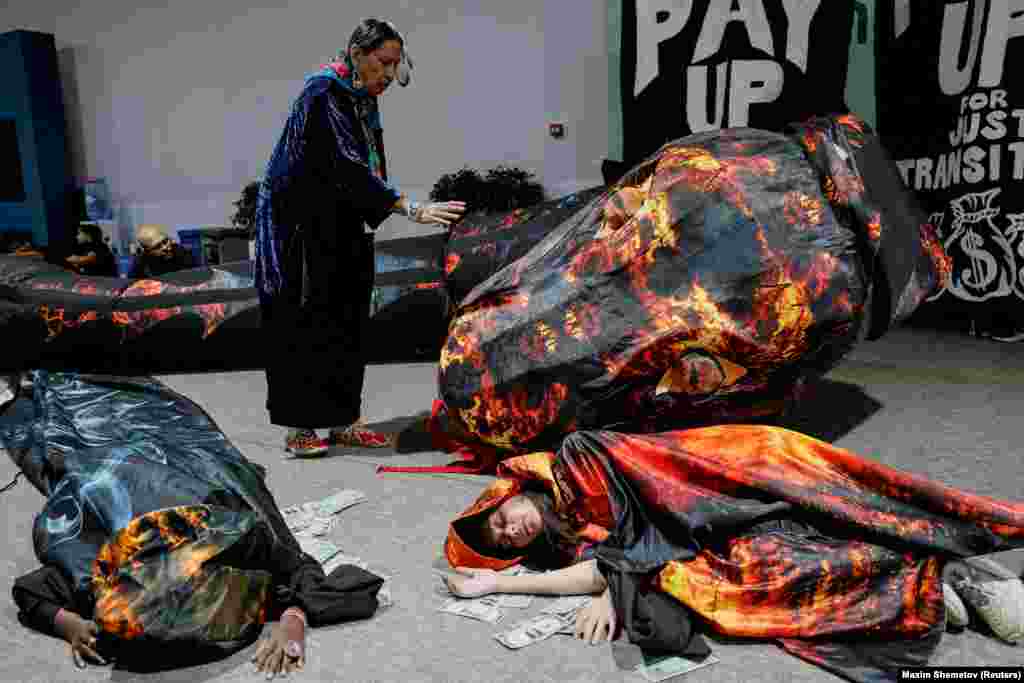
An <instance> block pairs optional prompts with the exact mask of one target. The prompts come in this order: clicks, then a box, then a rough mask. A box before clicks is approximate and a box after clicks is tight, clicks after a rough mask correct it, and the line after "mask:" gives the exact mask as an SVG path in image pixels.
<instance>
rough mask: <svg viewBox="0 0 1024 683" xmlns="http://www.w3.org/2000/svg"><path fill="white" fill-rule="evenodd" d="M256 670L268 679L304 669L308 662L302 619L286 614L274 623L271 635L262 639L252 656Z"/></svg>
mask: <svg viewBox="0 0 1024 683" xmlns="http://www.w3.org/2000/svg"><path fill="white" fill-rule="evenodd" d="M252 661H253V663H255V664H256V671H258V672H259V673H266V674H267V680H270V679H271V678H274V677H275V676H277V675H281V676H287V675H288V674H290V673H292V672H293V671H302V668H303V667H304V666H305V664H306V627H305V624H303V623H302V621H301V620H299V619H297V618H295V617H293V616H291V615H287V614H286V615H284V616H283V617H282V618H281V621H279V622H278V623H276V624H274V626H273V628H272V630H271V632H270V636H269V637H267V638H264V639H263V640H261V641H260V644H259V645H258V646H257V647H256V654H255V655H254V656H253V658H252Z"/></svg>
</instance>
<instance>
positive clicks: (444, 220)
mask: <svg viewBox="0 0 1024 683" xmlns="http://www.w3.org/2000/svg"><path fill="white" fill-rule="evenodd" d="M465 212H466V202H459V201H450V202H431V203H429V204H424V205H423V206H422V207H421V208H420V210H419V211H418V212H417V213H416V216H415V217H414V218H413V220H415V221H416V222H417V223H424V224H427V225H434V224H438V223H439V224H441V225H451V224H452V223H454V222H455V221H457V220H459V219H460V218H462V214H463V213H465Z"/></svg>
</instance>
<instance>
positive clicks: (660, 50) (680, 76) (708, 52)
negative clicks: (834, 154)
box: [621, 0, 866, 166]
mask: <svg viewBox="0 0 1024 683" xmlns="http://www.w3.org/2000/svg"><path fill="white" fill-rule="evenodd" d="M858 6H860V3H858V2H855V1H854V0H828V2H824V0H622V21H621V24H622V41H621V53H622V58H621V67H622V74H621V78H622V85H621V92H622V115H623V134H624V138H625V139H624V147H623V155H624V157H625V159H624V161H625V162H626V164H625V165H626V166H631V165H633V164H635V163H637V162H639V161H641V160H642V159H643V158H644V157H646V156H647V155H649V154H652V153H654V152H655V151H656V150H657V149H658V148H659V147H660V146H661V145H662V144H664V143H665V142H668V141H670V140H674V139H676V138H680V137H683V136H686V135H690V134H691V133H698V132H702V131H707V130H715V129H718V128H730V127H743V126H749V127H753V128H761V129H765V130H771V131H776V132H779V131H782V130H783V129H784V128H785V126H786V125H787V124H789V123H793V122H796V121H803V120H805V119H807V118H809V117H811V116H816V115H830V114H839V113H846V112H847V111H848V110H847V107H846V103H845V99H844V94H845V91H846V72H847V66H848V62H849V46H850V39H851V36H852V32H853V27H854V17H855V16H856V15H860V16H861V19H862V20H863V19H864V17H866V13H865V12H858V11H857V9H858ZM860 9H863V8H862V7H861V8H860ZM864 28H865V26H861V29H862V30H861V33H865V31H864V30H863V29H864ZM863 39H864V41H865V42H866V35H864V36H863Z"/></svg>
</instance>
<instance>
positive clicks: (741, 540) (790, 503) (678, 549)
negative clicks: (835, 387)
mask: <svg viewBox="0 0 1024 683" xmlns="http://www.w3.org/2000/svg"><path fill="white" fill-rule="evenodd" d="M498 471H499V479H498V480H497V481H495V482H494V483H493V484H491V485H490V486H489V487H488V488H487V489H486V490H485V491H484V493H483V494H482V495H481V496H480V498H479V499H478V500H477V501H476V502H475V503H474V504H473V506H471V507H470V509H469V510H467V511H466V513H464V514H463V515H462V516H460V517H459V519H457V520H456V521H455V522H453V523H452V526H451V528H450V530H449V535H448V540H447V543H446V552H447V556H448V560H449V562H450V563H451V564H452V565H453V566H474V567H490V568H493V569H500V568H503V567H505V566H508V565H510V564H513V563H515V562H517V561H521V560H522V559H523V558H512V559H509V558H496V557H492V556H489V555H487V554H486V552H485V551H483V550H482V549H481V548H472V547H470V546H469V544H470V543H471V542H472V541H471V540H470V538H471V537H470V536H468V535H467V534H466V533H465V531H464V530H465V528H466V526H465V525H466V524H467V523H468V522H467V520H469V518H471V517H479V516H481V515H483V514H484V513H485V512H486V511H489V510H491V509H493V508H495V507H496V506H498V505H500V504H501V502H503V501H504V500H505V499H507V498H508V497H509V496H511V495H514V494H515V493H517V492H519V491H520V490H521V489H522V487H523V485H524V484H525V483H526V482H528V481H532V482H535V483H539V484H540V485H541V486H542V487H543V488H545V489H546V490H548V491H550V492H552V494H553V499H554V503H555V510H556V512H557V514H559V515H561V516H562V517H563V518H564V519H566V520H569V521H570V522H571V524H572V525H573V526H574V527H575V528H579V529H581V530H582V529H586V530H587V531H586V534H585V535H586V537H587V540H590V541H596V542H597V543H598V545H597V546H595V548H594V552H593V556H595V557H596V558H597V559H598V560H599V562H602V561H604V560H603V559H602V558H603V557H605V555H604V554H602V549H604V548H614V550H615V556H616V557H618V558H620V559H618V560H610V561H611V562H613V563H614V564H615V565H616V567H617V568H619V569H623V568H625V570H626V571H635V572H639V573H650V575H651V576H652V577H653V579H652V582H653V585H654V586H656V587H657V588H658V589H660V590H662V591H664V592H666V593H668V594H670V595H672V596H673V597H675V598H676V599H677V600H679V601H680V602H681V603H683V604H684V605H686V606H687V607H688V608H690V609H691V610H692V611H693V612H695V613H696V614H698V615H700V617H702V618H703V619H704V620H706V621H707V622H708V624H710V627H711V628H712V629H713V630H714V631H717V632H719V633H722V634H726V635H729V636H739V637H751V638H771V639H778V640H780V641H781V642H782V644H783V646H784V647H785V648H786V649H787V650H789V651H791V652H793V653H794V654H797V655H798V656H801V657H803V658H805V659H809V660H811V661H817V662H819V663H821V662H824V661H825V660H826V659H827V658H828V652H829V650H828V647H831V646H832V645H831V644H832V643H835V642H837V639H840V638H848V637H853V638H855V639H856V638H862V639H866V640H867V641H870V642H880V641H882V640H885V639H891V640H896V641H898V640H900V639H924V638H926V637H934V636H935V635H936V634H937V633H938V632H941V629H942V627H943V626H944V618H945V611H944V603H943V596H942V582H941V570H942V566H943V563H944V561H945V559H946V558H950V557H963V556H971V555H979V554H985V553H990V552H995V551H998V550H1002V549H1007V548H1010V547H1019V546H1024V504H1022V503H1017V502H1010V501H1003V500H996V499H993V498H989V497H986V496H981V495H977V494H973V493H969V492H967V491H963V490H960V489H956V488H953V487H950V486H946V485H944V484H941V483H938V482H935V481H932V480H930V479H928V478H926V477H922V476H920V475H916V474H913V473H909V472H904V471H901V470H897V469H894V468H891V467H888V466H886V465H883V464H880V463H878V462H875V461H872V460H869V459H866V458H862V457H859V456H857V455H856V454H854V453H852V452H850V451H847V450H845V449H842V448H838V447H835V446H832V445H829V444H827V443H824V442H822V441H818V440H816V439H814V438H811V437H809V436H805V435H803V434H799V433H796V432H792V431H789V430H786V429H782V428H778V427H768V426H756V425H724V426H718V427H705V428H698V429H690V430H681V431H674V432H664V433H656V434H643V435H636V434H623V433H615V432H607V431H594V432H576V433H574V434H571V435H569V436H568V437H567V438H566V439H565V442H564V443H563V446H562V448H561V449H560V451H559V452H558V453H557V454H555V453H551V452H545V453H532V454H529V455H525V456H518V457H513V458H510V459H507V460H505V461H504V462H502V463H501V464H500V465H499V468H498ZM770 515H774V516H775V517H776V518H778V517H792V518H794V519H800V520H803V521H809V522H810V524H811V525H813V528H814V529H815V530H816V531H815V532H813V533H810V532H806V531H801V530H799V529H798V528H792V527H785V526H780V527H779V528H777V529H776V528H768V529H767V530H766V528H765V527H757V529H756V530H753V531H751V529H755V525H756V523H757V522H758V520H763V519H765V518H766V516H770ZM637 520H641V522H640V523H638V522H637ZM652 527H655V528H653V529H652ZM804 528H806V527H804ZM595 529H597V530H600V531H599V532H598V533H594V531H595ZM607 556H608V557H611V554H608V555H607ZM653 557H659V558H667V561H665V562H660V561H659V562H653V563H652V562H651V561H650V560H651V558H653ZM936 642H937V641H936ZM823 643H830V645H829V646H828V647H826V646H825V645H823Z"/></svg>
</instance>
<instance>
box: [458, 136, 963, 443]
mask: <svg viewBox="0 0 1024 683" xmlns="http://www.w3.org/2000/svg"><path fill="white" fill-rule="evenodd" d="M828 121H829V123H828V125H825V126H818V127H815V126H814V125H808V126H806V127H804V128H803V129H801V131H800V133H799V134H798V135H796V136H794V137H793V138H787V137H785V136H782V135H776V134H773V133H766V132H763V131H750V130H746V131H738V132H737V131H726V132H723V133H722V134H721V135H719V136H717V137H709V136H704V137H702V138H701V144H699V145H697V144H686V140H683V141H679V142H678V143H673V144H669V145H666V146H665V147H664V148H663V149H662V150H661V151H660V152H659V154H658V155H657V156H656V157H655V158H653V159H651V160H648V161H647V162H645V163H644V164H643V165H641V166H640V167H638V168H637V169H636V170H634V171H633V172H631V173H630V174H627V175H626V176H625V177H624V178H623V179H622V180H621V181H620V182H619V183H618V184H617V185H615V186H612V187H611V188H609V189H608V190H607V191H606V192H605V194H604V195H603V196H601V197H599V198H598V199H597V200H595V201H594V202H592V203H591V204H590V205H589V208H588V209H587V210H586V211H584V212H583V213H582V214H578V215H574V216H573V217H572V219H571V220H567V221H566V222H565V223H563V224H562V225H560V226H559V227H557V228H555V232H554V234H550V235H549V236H548V237H547V238H546V239H545V243H546V244H547V245H548V246H547V247H546V248H545V249H543V250H536V249H535V250H533V251H531V252H529V253H528V254H527V255H526V256H524V257H523V258H521V259H520V260H518V261H516V262H515V264H514V265H512V266H511V267H508V268H506V269H505V270H503V271H500V272H499V273H497V274H496V275H495V276H492V278H491V280H489V285H488V287H486V288H482V287H478V288H477V289H476V290H474V291H473V293H472V294H471V295H470V296H468V297H467V298H466V299H465V300H464V301H463V302H462V304H461V305H460V307H459V309H458V310H457V311H456V315H455V317H454V319H453V321H452V323H451V325H450V327H449V334H448V339H447V341H446V343H445V345H444V347H443V350H442V353H441V359H440V370H439V385H440V394H441V399H442V401H444V404H445V408H446V412H447V413H448V414H449V415H451V416H452V417H453V418H455V419H456V420H457V421H461V425H460V426H461V427H462V428H463V429H464V431H466V432H468V433H470V434H473V435H474V436H475V437H476V438H477V439H478V440H479V441H480V442H482V443H486V444H489V445H491V446H495V447H499V448H503V449H508V450H509V451H512V452H525V451H528V450H530V449H534V448H538V447H544V446H545V445H546V442H545V438H547V437H550V438H552V439H554V438H556V437H557V436H559V435H563V434H565V433H566V432H567V431H569V430H570V428H573V429H574V428H576V426H577V425H582V426H583V428H587V427H597V426H601V425H603V424H608V423H610V422H620V421H630V422H633V423H635V424H637V425H638V427H640V428H647V427H645V425H649V426H650V427H652V428H653V427H656V426H657V425H661V424H668V425H677V426H678V425H680V424H699V423H708V422H716V421H719V422H721V421H727V422H731V421H742V420H746V419H750V418H751V417H754V416H764V415H766V414H770V413H771V411H775V410H778V409H780V408H781V407H782V406H784V405H785V402H786V401H787V400H789V396H790V395H791V394H792V387H793V382H794V380H795V379H796V378H798V377H800V376H801V375H802V374H803V373H804V372H806V370H805V368H808V367H817V366H818V364H817V363H816V362H815V359H816V358H817V356H818V355H819V354H825V355H826V356H828V355H829V354H833V353H836V352H834V349H838V350H839V351H838V352H837V353H838V354H839V355H840V356H841V354H842V353H845V351H847V350H848V349H849V348H851V347H852V345H853V341H854V340H855V339H856V338H857V335H858V330H859V329H860V327H861V325H862V324H863V323H864V315H865V301H866V295H867V291H868V286H869V284H868V283H867V282H866V281H865V280H864V275H863V269H862V266H861V264H860V258H861V257H860V255H859V253H858V251H857V249H855V248H854V245H855V243H856V239H857V231H862V232H863V234H865V235H866V236H867V238H868V240H869V241H871V242H872V243H877V242H878V241H879V240H880V239H881V236H882V233H883V230H884V229H885V226H884V220H885V218H884V216H883V215H882V214H881V213H880V212H879V211H878V210H877V209H874V208H872V207H870V206H866V205H865V204H864V201H863V200H864V193H865V186H864V179H863V178H861V177H860V176H858V175H856V173H854V172H853V171H852V170H851V168H852V167H850V166H849V165H844V164H841V163H839V161H840V160H841V158H843V157H842V154H841V150H840V151H838V152H837V151H835V150H836V149H838V147H837V143H835V142H833V140H834V139H838V138H839V137H842V138H843V139H844V140H848V144H849V148H848V149H856V148H857V147H859V146H861V145H863V144H864V135H865V133H864V131H865V130H866V129H865V127H864V125H863V123H862V122H861V121H860V120H859V119H857V118H856V117H853V116H844V117H839V118H838V119H831V120H828ZM829 126H832V127H831V128H830V127H829ZM839 128H842V135H840V134H839V133H838V132H837V130H838V129H839ZM826 142H828V144H825V143H826ZM828 150H832V151H828ZM815 151H818V152H819V153H821V154H825V153H826V152H827V151H828V153H829V154H832V155H834V158H833V157H832V156H829V157H827V158H826V159H825V161H823V162H822V163H825V164H826V169H829V168H830V169H831V175H826V177H825V180H824V181H822V180H820V177H821V176H819V174H818V173H808V172H807V165H808V164H809V161H808V157H807V155H808V154H811V153H812V152H815ZM828 164H831V166H829V165H828ZM920 251H921V255H923V256H922V259H921V265H920V267H919V269H918V277H917V278H916V284H915V286H916V287H917V288H918V289H920V290H922V291H925V292H930V291H934V288H935V286H936V285H937V280H938V278H937V276H936V270H939V271H941V270H942V268H943V265H942V255H941V246H940V245H938V243H937V242H935V241H933V240H928V238H927V237H926V235H925V234H924V233H922V240H921V250H920ZM907 301H908V302H909V303H908V304H907V306H908V307H910V308H912V307H913V306H916V305H917V303H919V300H918V298H917V297H916V295H915V296H909V295H908V298H907ZM695 352H699V355H696V356H695V355H688V354H693V353H695ZM698 358H699V359H701V360H700V361H699V363H698V360H697V359H698ZM684 359H688V360H684ZM705 359H706V360H705ZM695 363H696V364H695ZM725 368H728V369H729V370H728V371H725V370H724V369H725ZM694 372H696V373H698V375H699V374H700V373H701V372H708V373H711V374H710V375H707V376H706V377H704V378H703V379H701V378H699V377H698V378H696V379H693V378H692V377H690V375H692V373H694ZM712 375H713V376H714V377H712ZM684 378H685V379H684ZM532 387H538V388H536V389H534V388H532ZM712 387H713V389H712ZM544 435H547V437H545V436H544Z"/></svg>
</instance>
